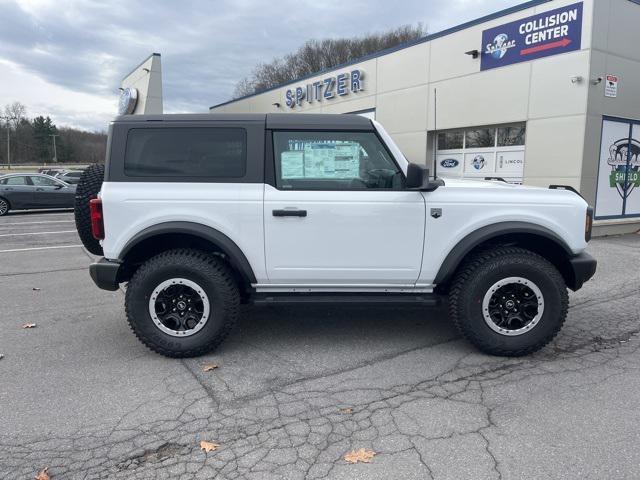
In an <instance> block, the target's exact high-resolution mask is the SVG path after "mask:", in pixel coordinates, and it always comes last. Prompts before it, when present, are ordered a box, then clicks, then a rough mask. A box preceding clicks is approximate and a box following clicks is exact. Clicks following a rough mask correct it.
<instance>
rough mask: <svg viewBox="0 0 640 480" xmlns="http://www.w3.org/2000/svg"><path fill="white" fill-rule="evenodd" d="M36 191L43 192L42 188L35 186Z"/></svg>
mask: <svg viewBox="0 0 640 480" xmlns="http://www.w3.org/2000/svg"><path fill="white" fill-rule="evenodd" d="M36 192H44V188H36Z"/></svg>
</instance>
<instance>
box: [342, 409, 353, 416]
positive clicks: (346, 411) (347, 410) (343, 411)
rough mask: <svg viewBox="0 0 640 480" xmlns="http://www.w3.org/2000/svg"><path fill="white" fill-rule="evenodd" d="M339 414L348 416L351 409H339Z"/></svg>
mask: <svg viewBox="0 0 640 480" xmlns="http://www.w3.org/2000/svg"><path fill="white" fill-rule="evenodd" d="M339 412H340V413H344V414H345V415H348V414H350V413H353V408H341V409H340V410H339Z"/></svg>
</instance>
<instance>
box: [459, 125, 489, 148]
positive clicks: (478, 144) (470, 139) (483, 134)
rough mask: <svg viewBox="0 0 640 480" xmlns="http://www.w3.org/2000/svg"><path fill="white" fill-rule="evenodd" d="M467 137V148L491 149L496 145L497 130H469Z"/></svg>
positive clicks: (466, 133)
mask: <svg viewBox="0 0 640 480" xmlns="http://www.w3.org/2000/svg"><path fill="white" fill-rule="evenodd" d="M465 136H466V138H465V148H491V147H495V145H496V129H495V128H477V129H475V130H467V131H466V132H465Z"/></svg>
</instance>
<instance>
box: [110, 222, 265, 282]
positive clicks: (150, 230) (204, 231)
mask: <svg viewBox="0 0 640 480" xmlns="http://www.w3.org/2000/svg"><path fill="white" fill-rule="evenodd" d="M169 233H171V234H176V233H177V234H186V235H193V236H195V237H199V238H201V239H203V240H206V241H208V242H211V243H212V244H214V245H215V246H216V247H217V248H219V249H220V251H221V252H222V253H223V254H224V255H225V256H226V257H227V259H228V261H229V263H230V264H231V266H232V267H233V268H234V269H236V270H237V271H238V272H239V273H240V275H241V276H242V277H243V278H244V279H245V280H246V281H247V282H248V283H249V284H252V283H257V280H256V276H255V274H254V273H253V269H252V268H251V264H250V263H249V261H248V260H247V257H246V256H245V254H244V253H242V250H241V249H240V247H238V245H236V243H235V242H234V241H233V240H231V239H230V238H229V237H228V236H226V235H225V234H224V233H222V232H220V231H219V230H216V229H215V228H212V227H209V226H207V225H202V224H200V223H194V222H164V223H158V224H157V225H152V226H150V227H147V228H145V229H144V230H141V231H140V232H138V233H137V234H135V235H134V236H133V237H132V238H131V239H130V240H129V241H128V242H127V243H126V245H125V246H124V248H123V249H122V251H121V252H120V255H119V259H120V260H121V261H123V260H124V259H125V258H126V256H127V254H128V253H129V252H130V251H131V250H132V249H133V248H134V247H135V246H136V245H138V244H140V242H143V241H145V240H147V239H150V238H153V237H157V236H160V235H164V234H169Z"/></svg>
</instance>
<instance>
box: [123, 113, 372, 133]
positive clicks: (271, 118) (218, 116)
mask: <svg viewBox="0 0 640 480" xmlns="http://www.w3.org/2000/svg"><path fill="white" fill-rule="evenodd" d="M163 121H165V122H262V123H264V124H265V126H266V128H275V129H328V128H342V129H351V130H373V124H372V123H371V120H369V119H368V118H365V117H363V116H361V115H349V114H317V113H180V114H163V115H122V116H119V117H116V118H115V119H114V122H116V123H124V122H126V123H142V122H163Z"/></svg>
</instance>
